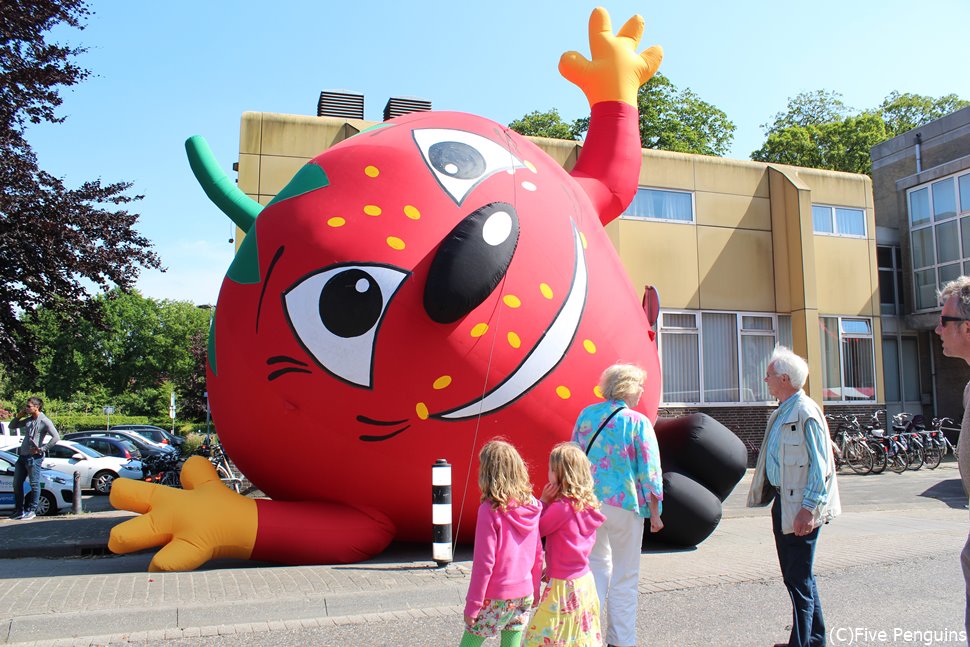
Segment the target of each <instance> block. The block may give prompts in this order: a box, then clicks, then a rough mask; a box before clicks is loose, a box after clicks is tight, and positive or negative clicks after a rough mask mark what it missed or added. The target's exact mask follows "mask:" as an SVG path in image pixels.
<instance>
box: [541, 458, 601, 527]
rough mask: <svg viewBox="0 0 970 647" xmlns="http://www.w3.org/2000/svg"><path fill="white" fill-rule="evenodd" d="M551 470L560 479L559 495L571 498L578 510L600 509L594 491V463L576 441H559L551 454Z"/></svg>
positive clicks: (570, 500)
mask: <svg viewBox="0 0 970 647" xmlns="http://www.w3.org/2000/svg"><path fill="white" fill-rule="evenodd" d="M549 470H550V471H551V472H552V473H553V474H554V475H555V476H556V480H557V481H559V496H560V497H563V498H566V499H569V502H570V504H572V506H573V508H574V509H575V510H576V511H577V512H581V511H583V510H586V509H587V508H593V509H598V508H599V507H600V502H599V500H598V499H597V498H596V495H595V494H594V493H593V473H592V465H590V463H589V459H588V458H587V457H586V453H585V452H584V451H583V449H582V448H581V447H580V446H579V445H577V444H576V443H559V444H558V445H556V446H555V447H553V448H552V452H551V453H550V454H549Z"/></svg>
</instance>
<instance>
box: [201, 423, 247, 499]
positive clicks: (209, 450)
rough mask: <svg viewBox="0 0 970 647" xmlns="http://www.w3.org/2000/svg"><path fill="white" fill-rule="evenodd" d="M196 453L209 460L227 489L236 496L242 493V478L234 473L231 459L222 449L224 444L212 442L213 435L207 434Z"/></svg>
mask: <svg viewBox="0 0 970 647" xmlns="http://www.w3.org/2000/svg"><path fill="white" fill-rule="evenodd" d="M196 453H198V454H199V455H200V456H205V457H206V458H207V459H209V462H210V463H212V466H213V467H215V468H216V474H218V475H219V480H220V481H222V482H223V483H224V484H225V485H226V487H227V488H229V489H230V490H232V491H233V492H235V493H236V494H239V493H240V492H241V491H242V478H240V477H239V476H236V473H235V472H234V471H233V469H232V463H230V462H229V457H228V456H226V452H225V450H223V449H222V443H220V442H218V441H217V442H212V438H211V434H206V435H205V439H204V440H203V441H202V444H201V445H199V449H198V451H197V452H196Z"/></svg>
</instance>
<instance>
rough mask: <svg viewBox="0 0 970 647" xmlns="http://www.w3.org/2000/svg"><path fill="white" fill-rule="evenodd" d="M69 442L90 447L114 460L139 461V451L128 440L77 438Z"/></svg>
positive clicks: (93, 437)
mask: <svg viewBox="0 0 970 647" xmlns="http://www.w3.org/2000/svg"><path fill="white" fill-rule="evenodd" d="M70 440H71V442H75V443H78V444H79V445H84V446H85V447H90V448H91V449H93V450H94V451H96V452H99V453H101V454H104V455H105V456H113V457H114V458H124V459H125V460H131V459H135V460H136V461H140V460H141V450H140V449H138V447H136V446H135V443H133V442H131V441H130V440H121V439H119V438H108V437H107V436H78V437H75V438H71V439H70Z"/></svg>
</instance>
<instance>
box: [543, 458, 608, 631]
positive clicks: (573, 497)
mask: <svg viewBox="0 0 970 647" xmlns="http://www.w3.org/2000/svg"><path fill="white" fill-rule="evenodd" d="M542 506H543V507H542V516H541V518H540V519H539V534H540V535H542V536H543V537H545V538H546V577H547V578H548V580H549V583H548V584H546V588H545V590H544V591H543V592H542V599H541V600H540V602H539V608H538V609H536V612H535V615H534V616H532V622H531V623H529V629H528V631H527V632H526V634H525V647H531V646H533V645H556V646H557V647H573V646H574V647H600V646H601V645H602V644H603V637H602V635H601V633H600V603H599V597H597V595H596V583H595V582H594V581H593V575H592V573H590V570H589V553H590V551H591V550H592V549H593V544H594V543H595V542H596V529H597V528H598V527H599V526H600V525H601V524H602V523H603V522H604V521H605V520H606V517H604V516H603V514H602V513H601V512H600V511H599V509H598V508H599V507H600V503H599V501H597V499H596V495H595V494H593V476H592V473H591V471H590V464H589V459H588V458H586V454H585V453H583V450H582V449H581V448H580V447H579V445H577V444H575V443H560V444H558V445H556V446H555V447H554V448H553V450H552V453H551V454H550V455H549V482H548V483H547V484H546V486H545V487H544V488H543V490H542Z"/></svg>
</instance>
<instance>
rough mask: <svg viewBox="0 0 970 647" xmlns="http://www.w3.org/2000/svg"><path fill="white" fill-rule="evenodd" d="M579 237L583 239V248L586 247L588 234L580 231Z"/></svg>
mask: <svg viewBox="0 0 970 647" xmlns="http://www.w3.org/2000/svg"><path fill="white" fill-rule="evenodd" d="M579 239H580V240H581V241H583V249H586V234H584V233H583V232H579Z"/></svg>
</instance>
